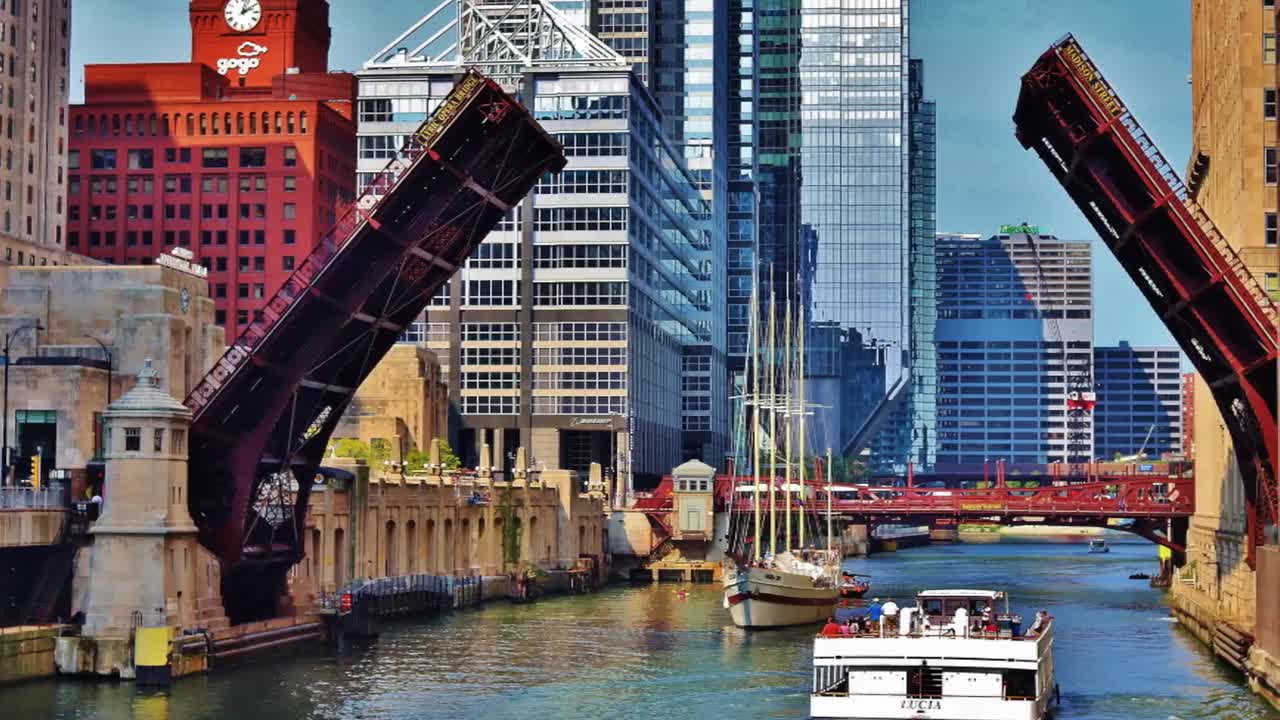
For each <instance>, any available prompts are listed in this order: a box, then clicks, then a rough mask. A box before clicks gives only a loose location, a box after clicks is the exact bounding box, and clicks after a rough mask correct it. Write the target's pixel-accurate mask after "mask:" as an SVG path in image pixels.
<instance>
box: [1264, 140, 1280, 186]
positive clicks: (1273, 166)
mask: <svg viewBox="0 0 1280 720" xmlns="http://www.w3.org/2000/svg"><path fill="white" fill-rule="evenodd" d="M1262 170H1263V176H1264V178H1265V179H1266V181H1267V184H1268V185H1275V184H1276V183H1277V182H1280V159H1277V156H1276V149H1275V148H1273V147H1269V148H1263V150H1262Z"/></svg>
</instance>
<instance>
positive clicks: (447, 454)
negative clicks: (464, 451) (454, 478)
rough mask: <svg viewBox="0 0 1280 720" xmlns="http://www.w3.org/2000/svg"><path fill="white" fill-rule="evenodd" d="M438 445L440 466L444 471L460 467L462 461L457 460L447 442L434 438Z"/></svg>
mask: <svg viewBox="0 0 1280 720" xmlns="http://www.w3.org/2000/svg"><path fill="white" fill-rule="evenodd" d="M436 440H437V441H438V442H439V443H440V464H441V465H443V466H444V467H445V469H446V470H457V469H458V468H460V467H462V461H461V460H459V459H458V455H457V454H456V453H455V452H454V451H453V448H451V447H449V441H448V440H445V439H444V438H436Z"/></svg>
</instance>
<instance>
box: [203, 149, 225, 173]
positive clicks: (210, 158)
mask: <svg viewBox="0 0 1280 720" xmlns="http://www.w3.org/2000/svg"><path fill="white" fill-rule="evenodd" d="M227 157H228V152H227V149H226V148H205V149H204V150H201V151H200V165H201V167H207V168H224V167H227Z"/></svg>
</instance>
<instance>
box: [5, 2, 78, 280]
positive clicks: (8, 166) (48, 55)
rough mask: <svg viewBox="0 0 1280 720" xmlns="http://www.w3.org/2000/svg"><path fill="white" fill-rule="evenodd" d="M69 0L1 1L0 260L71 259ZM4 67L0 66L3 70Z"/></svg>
mask: <svg viewBox="0 0 1280 720" xmlns="http://www.w3.org/2000/svg"><path fill="white" fill-rule="evenodd" d="M70 45H71V3H70V2H69V1H68V0H61V2H45V3H41V2H17V1H16V0H15V2H9V3H0V47H4V48H6V49H7V52H6V53H5V55H4V56H3V57H2V58H0V60H7V64H8V68H7V70H8V72H7V73H5V75H4V76H3V77H0V126H2V127H0V130H3V132H2V133H0V155H3V164H0V182H2V183H3V185H4V187H3V193H0V248H2V249H3V257H0V261H2V262H5V263H12V264H18V265H48V264H51V263H52V264H59V263H65V262H67V261H68V260H69V259H71V258H72V256H70V255H68V254H67V253H66V252H65V250H66V243H65V237H64V233H65V229H64V227H63V218H64V217H65V215H66V207H65V203H66V198H67V192H66V188H67V186H66V173H67V79H68V75H69V72H68V67H69V61H68V51H69V48H70ZM4 69H5V68H0V70H4Z"/></svg>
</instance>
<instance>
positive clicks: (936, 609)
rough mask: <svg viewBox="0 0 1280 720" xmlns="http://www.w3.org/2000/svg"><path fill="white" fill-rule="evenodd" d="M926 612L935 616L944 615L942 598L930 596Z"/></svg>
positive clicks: (925, 603)
mask: <svg viewBox="0 0 1280 720" xmlns="http://www.w3.org/2000/svg"><path fill="white" fill-rule="evenodd" d="M924 613H925V615H932V616H934V617H937V616H939V615H942V600H940V599H938V598H930V599H928V600H925V601H924Z"/></svg>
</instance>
